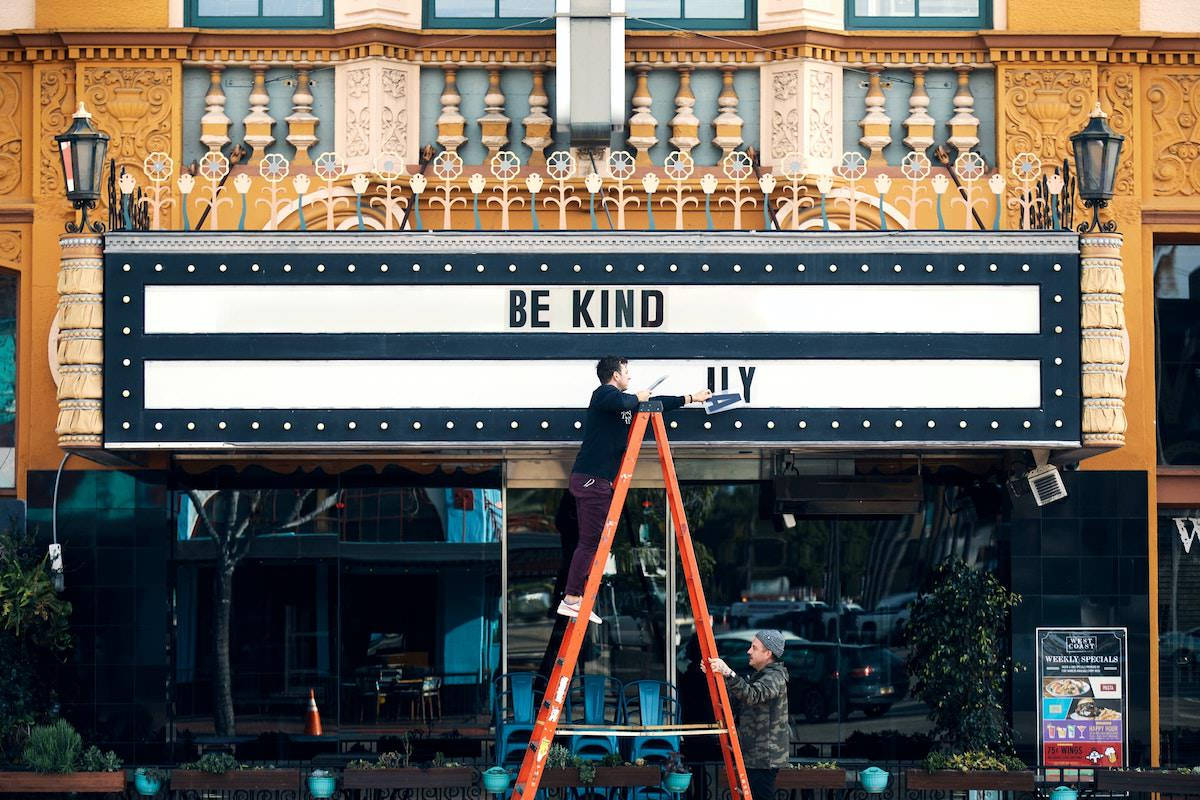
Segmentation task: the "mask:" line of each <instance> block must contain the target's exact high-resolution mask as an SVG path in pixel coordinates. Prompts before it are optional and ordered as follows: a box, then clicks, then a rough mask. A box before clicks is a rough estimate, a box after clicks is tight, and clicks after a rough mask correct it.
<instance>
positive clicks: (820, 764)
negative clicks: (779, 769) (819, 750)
mask: <svg viewBox="0 0 1200 800" xmlns="http://www.w3.org/2000/svg"><path fill="white" fill-rule="evenodd" d="M791 768H792V769H841V767H840V766H838V763H837V762H836V761H813V762H811V763H808V764H792V765H791Z"/></svg>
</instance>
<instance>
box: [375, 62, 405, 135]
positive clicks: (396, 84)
mask: <svg viewBox="0 0 1200 800" xmlns="http://www.w3.org/2000/svg"><path fill="white" fill-rule="evenodd" d="M382 95H383V98H382V99H383V105H382V107H381V108H380V110H379V121H380V131H379V134H380V140H381V142H382V144H381V147H382V149H383V151H384V152H385V153H403V152H405V151H406V150H407V149H408V74H407V73H406V72H404V71H403V70H398V69H385V70H383V92H382Z"/></svg>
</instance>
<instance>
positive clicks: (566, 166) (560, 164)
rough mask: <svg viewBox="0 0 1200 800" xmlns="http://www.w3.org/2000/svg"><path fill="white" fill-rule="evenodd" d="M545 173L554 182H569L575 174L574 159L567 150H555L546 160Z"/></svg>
mask: <svg viewBox="0 0 1200 800" xmlns="http://www.w3.org/2000/svg"><path fill="white" fill-rule="evenodd" d="M546 172H548V173H550V177H551V178H554V180H556V181H565V180H569V179H570V178H571V177H572V176H573V175H574V174H575V157H574V156H573V155H571V153H570V151H567V150H555V151H554V152H553V153H551V154H550V157H549V158H547V159H546Z"/></svg>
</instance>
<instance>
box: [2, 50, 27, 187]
mask: <svg viewBox="0 0 1200 800" xmlns="http://www.w3.org/2000/svg"><path fill="white" fill-rule="evenodd" d="M21 100H22V98H21V74H20V73H18V72H0V194H9V193H10V192H13V191H15V190H16V189H17V188H18V187H19V186H20V185H21V105H22V103H21Z"/></svg>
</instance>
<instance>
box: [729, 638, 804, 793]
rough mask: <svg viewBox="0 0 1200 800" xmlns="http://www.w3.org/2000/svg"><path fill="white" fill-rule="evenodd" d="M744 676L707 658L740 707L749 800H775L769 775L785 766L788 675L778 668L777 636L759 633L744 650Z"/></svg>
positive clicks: (788, 736)
mask: <svg viewBox="0 0 1200 800" xmlns="http://www.w3.org/2000/svg"><path fill="white" fill-rule="evenodd" d="M746 655H748V656H749V657H750V667H751V669H753V670H754V671H753V672H752V673H751V674H750V676H749V677H746V678H743V677H742V676H740V675H738V674H737V673H736V672H734V671H733V670H732V669H730V668H729V665H728V664H726V663H725V662H724V661H722V660H721V659H719V658H712V659H709V668H710V669H712V671H713V673H714V674H716V675H724V676H725V686H726V687H727V688H728V689H729V694H731V695H732V696H733V697H734V698H735V699H737V700H738V701H740V702H741V710H740V711H739V713H738V721H737V733H738V739H739V741H740V742H741V745H742V755H743V757H744V758H745V760H746V777H747V778H748V779H749V781H750V794H751V795H753V798H754V800H770V798H773V797H774V796H775V776H776V775H777V774H778V773H779V770H780V768H782V767H786V766H787V765H788V758H789V755H790V749H791V738H792V737H791V729H790V728H789V727H788V700H787V682H788V671H787V667H785V666H784V665H783V634H782V633H780V632H779V631H775V630H761V631H759V632H758V633H756V634H755V635H754V639H753V641H751V642H750V649H749V650H747V651H746Z"/></svg>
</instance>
